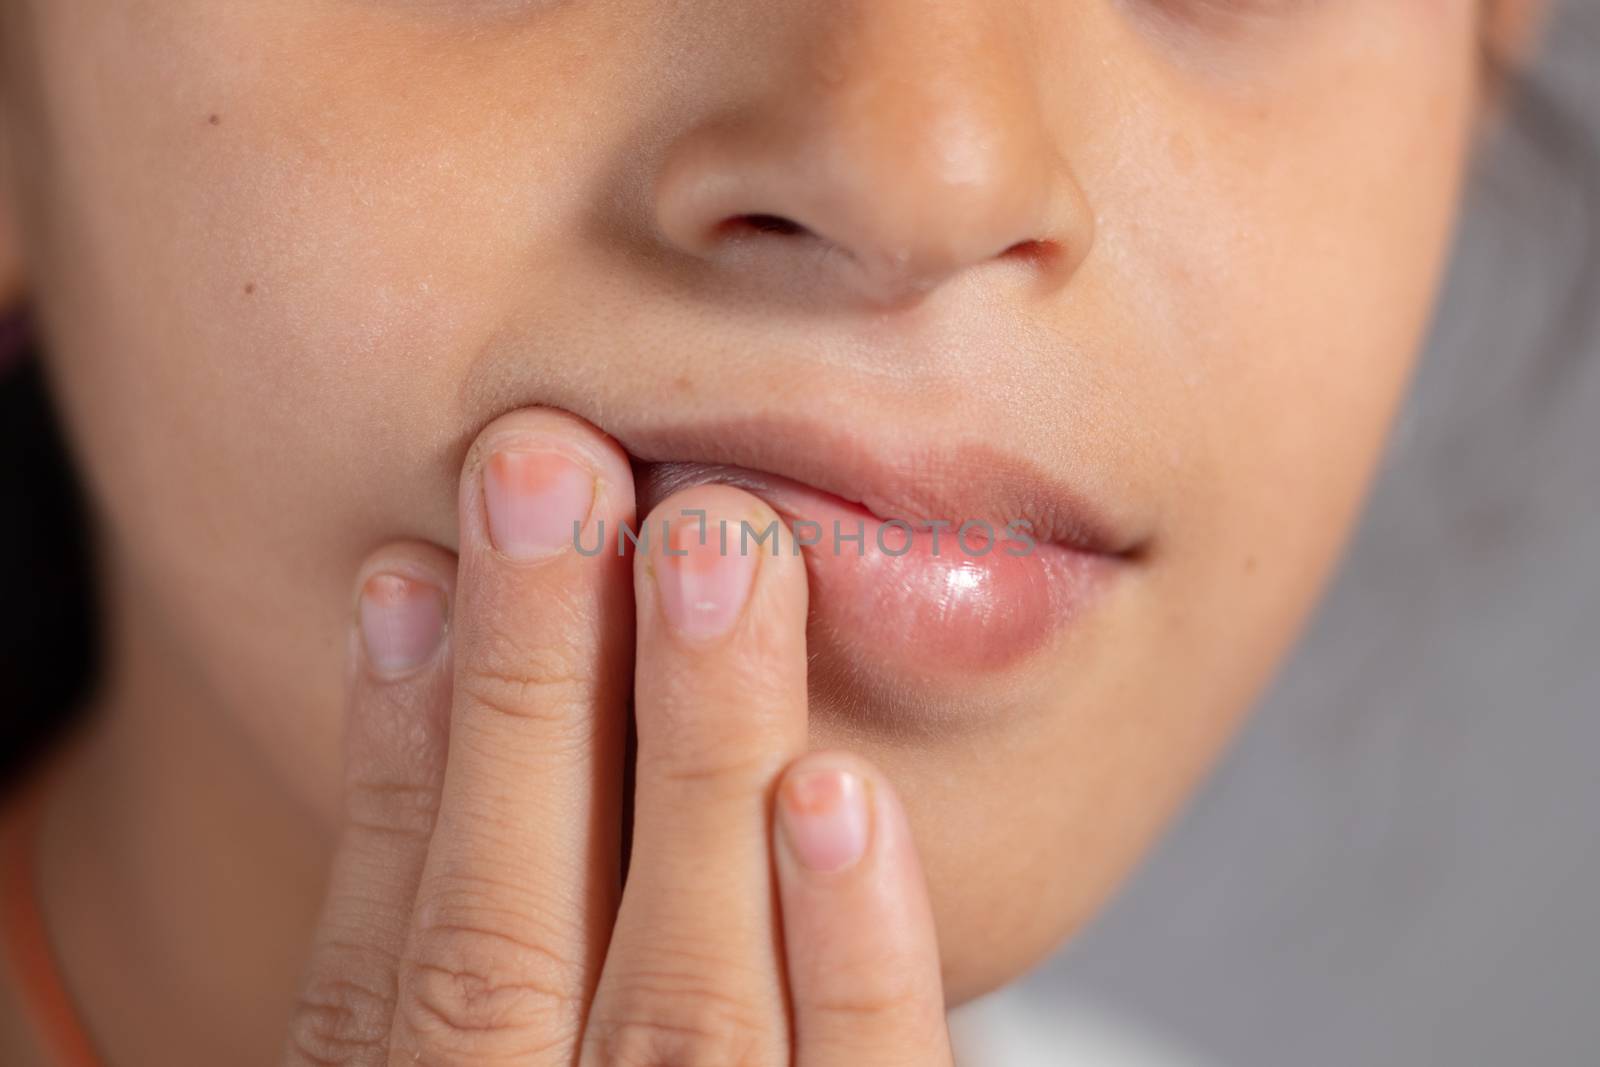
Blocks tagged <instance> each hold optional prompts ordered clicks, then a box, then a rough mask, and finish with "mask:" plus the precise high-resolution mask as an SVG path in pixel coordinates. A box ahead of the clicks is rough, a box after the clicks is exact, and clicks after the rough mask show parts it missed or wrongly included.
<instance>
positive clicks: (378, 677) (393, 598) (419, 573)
mask: <svg viewBox="0 0 1600 1067" xmlns="http://www.w3.org/2000/svg"><path fill="white" fill-rule="evenodd" d="M454 572H455V567H454V559H453V557H451V556H450V555H449V553H447V552H445V551H444V550H442V549H439V548H437V547H435V546H433V545H427V544H422V543H412V542H402V543H398V544H393V545H385V546H383V547H382V548H380V549H378V550H376V551H375V552H373V553H371V554H369V555H368V557H367V558H366V560H365V561H364V562H363V563H362V565H361V566H360V568H359V569H358V571H357V576H356V582H355V592H354V600H355V603H354V610H353V622H354V627H353V628H354V631H355V634H356V637H357V640H356V641H355V642H354V645H355V648H356V649H357V650H358V655H359V659H360V669H362V670H364V671H365V673H366V674H367V675H368V676H369V677H370V678H371V679H372V680H373V681H375V682H378V683H388V682H395V681H399V680H401V679H404V678H407V677H409V676H411V675H413V674H415V673H416V672H418V671H420V670H422V669H423V668H425V667H427V666H428V665H429V664H431V663H432V662H434V661H435V659H436V658H437V657H438V655H439V649H440V648H442V647H443V645H444V641H445V636H446V634H447V632H448V629H449V622H450V608H451V602H452V600H453V597H454V590H455V582H454Z"/></svg>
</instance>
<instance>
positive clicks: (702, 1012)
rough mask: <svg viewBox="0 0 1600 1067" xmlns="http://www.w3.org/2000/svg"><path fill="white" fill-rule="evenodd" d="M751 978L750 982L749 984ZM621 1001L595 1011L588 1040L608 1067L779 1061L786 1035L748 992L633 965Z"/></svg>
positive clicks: (757, 1066) (748, 1065)
mask: <svg viewBox="0 0 1600 1067" xmlns="http://www.w3.org/2000/svg"><path fill="white" fill-rule="evenodd" d="M752 985H753V983H752ZM615 1003H616V1007H615V1009H614V1010H609V1011H608V1012H607V1013H606V1015H605V1016H603V1017H597V1018H591V1020H590V1022H589V1029H588V1032H587V1040H588V1043H589V1044H590V1046H591V1048H590V1051H591V1053H593V1054H594V1055H593V1058H594V1060H595V1061H596V1062H598V1063H599V1064H602V1065H604V1067H776V1065H778V1064H780V1063H787V1062H788V1061H787V1059H786V1057H785V1055H784V1053H783V1047H784V1041H785V1037H784V1035H783V1034H782V1033H780V1032H779V1031H778V1029H777V1028H776V1027H775V1026H774V1025H772V1024H771V1022H770V1020H768V1019H767V1018H766V1014H765V1013H763V1012H761V1011H759V1010H758V1009H757V1008H756V1007H755V1006H754V1005H753V1004H751V1003H750V999H749V997H748V996H746V995H738V994H732V993H729V992H727V990H726V986H725V985H722V984H718V983H712V982H709V981H707V980H705V979H703V978H695V977H693V976H690V975H687V974H685V973H684V972H683V970H682V969H679V968H663V969H653V970H649V969H636V970H634V971H632V972H631V973H629V974H628V975H627V976H626V978H625V979H623V981H622V985H621V994H620V995H619V996H618V997H617V998H616V1002H615Z"/></svg>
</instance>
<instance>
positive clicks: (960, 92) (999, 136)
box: [654, 0, 1093, 308]
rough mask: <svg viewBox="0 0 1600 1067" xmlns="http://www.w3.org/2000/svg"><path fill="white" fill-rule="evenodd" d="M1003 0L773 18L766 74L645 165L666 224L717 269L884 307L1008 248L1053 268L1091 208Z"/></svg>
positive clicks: (1071, 257)
mask: <svg viewBox="0 0 1600 1067" xmlns="http://www.w3.org/2000/svg"><path fill="white" fill-rule="evenodd" d="M798 7H799V8H802V9H804V8H810V7H812V5H798ZM1005 7H1006V5H1000V4H995V3H993V2H992V0H973V2H965V3H964V2H959V0H957V2H951V3H940V4H929V3H927V2H926V0H858V2H850V3H844V4H839V3H833V4H820V5H817V7H816V8H813V10H817V9H826V10H827V12H828V17H827V18H825V19H820V18H817V17H816V16H814V15H813V16H810V17H809V18H808V20H807V22H806V25H805V27H804V29H803V30H800V31H794V32H786V33H783V34H778V35H776V37H778V38H781V39H782V40H783V41H784V42H785V54H784V55H783V56H782V57H781V58H778V59H775V61H774V62H775V67H774V68H773V70H772V73H771V74H770V75H769V76H768V77H767V78H765V79H764V80H763V81H762V83H761V84H762V88H761V89H760V90H759V91H757V92H752V93H750V94H748V95H747V96H746V97H744V98H736V99H735V101H734V103H733V104H731V105H730V106H727V107H725V108H723V109H720V110H718V111H716V112H715V113H714V114H711V115H708V116H706V117H704V118H703V119H702V120H698V121H693V122H691V123H690V124H688V125H687V126H686V128H685V129H684V130H683V131H682V132H681V133H680V134H679V135H677V136H676V137H675V139H674V140H673V141H672V142H671V143H670V145H669V147H668V151H667V152H666V153H665V155H664V156H663V157H662V163H661V166H660V169H659V171H658V173H657V174H656V176H655V178H656V181H655V202H654V208H655V212H656V222H657V224H658V228H659V230H660V233H661V235H662V236H663V238H664V240H665V241H666V242H668V243H669V244H670V245H672V246H674V247H675V248H676V249H677V250H678V251H679V252H681V253H684V254H687V255H690V256H694V257H697V258H698V259H700V260H702V261H704V263H705V265H707V266H709V267H710V268H712V269H713V270H714V271H715V272H716V273H717V274H718V275H719V276H720V277H719V281H724V282H728V283H730V284H739V285H751V284H754V285H761V286H767V287H782V288H783V289H785V290H789V291H792V290H794V289H795V288H796V287H798V286H805V285H812V286H816V287H817V288H818V289H819V290H820V291H822V292H824V293H828V294H832V296H833V298H834V299H842V300H846V301H853V302H857V303H863V304H868V305H872V306H876V307H880V308H893V307H901V306H905V305H907V304H911V303H915V302H917V301H918V300H920V299H922V298H924V297H925V296H926V295H927V294H928V293H929V292H931V291H932V290H934V289H935V288H937V287H938V286H940V285H942V284H944V283H946V282H947V281H949V280H950V279H952V278H954V277H956V276H958V275H962V274H964V273H967V272H970V271H973V270H975V269H977V268H980V267H982V268H988V267H998V266H1000V265H1002V264H1008V265H1010V266H1011V267H1012V268H1013V269H1014V270H1013V273H1012V274H1008V275H1005V277H1009V278H1012V279H1013V280H1015V279H1016V278H1018V277H1020V278H1025V279H1030V280H1031V281H1032V282H1033V283H1034V284H1042V285H1046V286H1050V285H1059V284H1062V283H1063V282H1064V281H1065V279H1066V278H1067V277H1068V276H1069V275H1070V274H1071V273H1072V271H1073V270H1074V269H1075V268H1076V266H1077V265H1078V264H1079V263H1080V262H1081V261H1082V260H1083V257H1084V256H1085V255H1086V254H1087V252H1088V250H1089V245H1090V243H1091V241H1092V239H1093V225H1092V214H1091V211H1090V209H1089V205H1088V204H1087V203H1086V202H1085V198H1084V195H1083V191H1082V189H1081V188H1080V186H1079V184H1078V182H1077V181H1076V179H1075V178H1074V175H1073V173H1072V170H1071V168H1070V166H1069V164H1068V161H1067V159H1066V158H1065V155H1064V153H1063V152H1062V150H1061V146H1060V144H1059V142H1058V140H1057V138H1055V137H1053V136H1052V132H1051V130H1050V128H1049V124H1048V123H1047V122H1046V121H1044V118H1043V114H1042V112H1043V109H1042V108H1041V106H1040V100H1039V96H1038V93H1039V85H1038V82H1037V80H1036V79H1035V78H1034V77H1033V75H1032V73H1031V72H1030V56H1031V55H1032V54H1033V53H1032V52H1031V50H1030V48H1029V47H1028V42H1027V41H1026V40H1024V39H1020V37H1021V36H1022V31H1021V30H1019V26H1018V24H1017V22H1016V21H1015V20H1008V19H1006V18H1003V17H999V14H1000V13H1001V12H1003V11H1004V9H1005ZM796 17H801V18H807V17H806V16H796ZM796 40H798V41H800V42H801V43H800V44H799V45H798V46H796V45H795V42H796ZM1013 283H1014V281H1013Z"/></svg>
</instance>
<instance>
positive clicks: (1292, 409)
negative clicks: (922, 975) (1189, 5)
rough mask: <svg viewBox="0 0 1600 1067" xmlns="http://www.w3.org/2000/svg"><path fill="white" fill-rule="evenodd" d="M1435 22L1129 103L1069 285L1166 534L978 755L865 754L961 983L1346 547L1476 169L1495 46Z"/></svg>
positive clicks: (1064, 924)
mask: <svg viewBox="0 0 1600 1067" xmlns="http://www.w3.org/2000/svg"><path fill="white" fill-rule="evenodd" d="M1443 15H1444V13H1443V12H1441V10H1439V9H1438V8H1437V6H1434V7H1428V8H1427V9H1426V10H1424V9H1423V8H1422V7H1421V6H1418V7H1416V8H1413V9H1410V10H1408V11H1407V12H1405V13H1398V14H1395V15H1394V17H1393V18H1391V19H1388V20H1386V23H1387V24H1386V25H1384V26H1381V27H1378V28H1377V29H1376V30H1374V31H1373V32H1375V33H1378V35H1379V37H1380V38H1381V37H1383V36H1384V35H1386V34H1387V35H1388V38H1389V40H1390V42H1391V43H1390V45H1389V46H1388V48H1387V49H1385V48H1376V49H1368V50H1365V51H1363V52H1360V56H1361V58H1360V59H1359V61H1353V60H1350V59H1338V60H1332V59H1330V60H1328V61H1327V63H1328V67H1327V69H1326V70H1324V71H1323V72H1322V76H1321V78H1319V79H1311V80H1312V81H1316V82H1318V84H1321V85H1323V86H1335V85H1336V86H1339V87H1340V88H1339V90H1338V91H1333V90H1330V89H1326V88H1324V89H1323V90H1322V91H1320V92H1317V93H1300V94H1298V95H1297V94H1290V93H1285V94H1283V95H1275V96H1273V97H1272V98H1270V99H1267V98H1262V99H1259V100H1255V101H1252V102H1251V103H1250V104H1249V105H1248V106H1240V107H1239V108H1237V109H1235V108H1233V107H1230V108H1223V109H1217V108H1211V109H1204V110H1196V109H1195V106H1194V103H1193V99H1192V97H1193V94H1192V93H1191V94H1187V95H1186V96H1185V97H1184V98H1183V99H1172V100H1165V101H1161V102H1160V103H1159V104H1157V105H1152V106H1151V108H1150V110H1148V111H1143V112H1142V111H1140V110H1138V109H1137V108H1136V109H1134V110H1133V111H1132V112H1130V113H1127V114H1125V115H1124V116H1123V119H1122V122H1123V126H1122V127H1121V131H1122V132H1121V136H1122V137H1123V138H1124V140H1123V142H1122V143H1121V144H1120V146H1119V147H1118V153H1117V154H1119V165H1118V166H1117V167H1115V168H1113V167H1111V166H1110V165H1109V164H1108V165H1107V166H1106V169H1105V171H1104V173H1103V174H1101V175H1099V177H1100V178H1101V179H1102V181H1101V183H1100V186H1099V189H1100V196H1099V198H1098V200H1097V203H1098V205H1099V209H1100V210H1099V214H1098V215H1097V226H1098V235H1097V245H1096V249H1095V257H1098V259H1096V258H1095V257H1091V260H1090V261H1089V263H1088V264H1086V266H1085V270H1084V273H1083V275H1082V276H1081V277H1080V278H1078V279H1075V285H1077V286H1078V289H1079V293H1080V297H1082V298H1083V299H1085V300H1087V301H1088V302H1089V303H1090V304H1091V305H1092V306H1093V307H1094V308H1095V309H1096V313H1097V317H1096V320H1095V326H1096V327H1097V329H1098V332H1099V336H1098V337H1097V338H1096V339H1095V344H1096V345H1097V347H1098V350H1100V351H1103V352H1107V353H1108V354H1109V355H1108V358H1109V359H1110V360H1111V362H1112V365H1113V367H1114V370H1113V372H1112V373H1114V375H1115V376H1116V378H1117V379H1118V380H1117V382H1116V383H1114V385H1113V388H1115V389H1117V390H1119V391H1121V392H1124V393H1127V394H1130V395H1137V396H1138V397H1139V398H1140V410H1139V412H1138V418H1139V419H1140V420H1142V422H1143V424H1144V425H1145V426H1149V427H1154V428H1155V429H1153V430H1152V431H1151V432H1150V433H1149V436H1148V440H1149V441H1151V442H1152V443H1153V452H1154V453H1155V454H1158V455H1159V456H1160V460H1161V466H1162V468H1163V474H1162V487H1163V494H1164V495H1163V503H1164V507H1165V511H1164V516H1163V518H1164V522H1163V528H1164V529H1165V530H1167V531H1168V532H1169V534H1170V536H1169V537H1168V538H1167V539H1166V540H1165V541H1164V542H1163V544H1162V545H1161V547H1160V549H1159V550H1158V551H1157V553H1156V555H1155V556H1154V557H1153V558H1152V559H1151V560H1150V561H1149V567H1148V570H1147V572H1146V573H1145V574H1144V576H1143V577H1142V578H1141V580H1140V582H1138V583H1136V584H1135V587H1134V588H1133V590H1132V591H1131V593H1130V595H1129V596H1128V597H1127V598H1126V600H1124V601H1119V602H1118V603H1116V604H1115V605H1113V606H1112V608H1111V609H1110V611H1109V613H1108V615H1107V616H1106V618H1105V619H1104V620H1102V622H1103V625H1101V626H1097V627H1093V628H1091V629H1090V630H1089V632H1088V633H1087V635H1086V636H1085V637H1084V641H1085V642H1086V644H1085V645H1084V647H1083V648H1081V649H1079V650H1078V651H1077V653H1076V654H1074V656H1073V657H1072V661H1071V662H1070V663H1068V662H1065V661H1064V662H1063V664H1062V670H1061V671H1060V678H1061V686H1060V690H1059V692H1060V693H1062V694H1064V695H1062V696H1061V697H1059V698H1058V699H1057V700H1056V702H1055V706H1054V707H1052V708H1050V709H1048V714H1043V715H1029V716H1024V717H1021V718H1018V719H1017V720H1015V722H1014V723H1013V724H1012V725H1011V726H1009V727H1008V728H1007V729H1005V730H1003V731H999V732H997V733H996V734H995V735H993V736H986V737H983V738H980V739H973V743H972V744H970V745H967V746H962V750H961V751H956V750H954V749H952V748H948V747H945V746H941V745H937V744H935V745H930V746H929V747H926V748H924V749H922V750H919V751H917V752H915V753H913V752H911V751H910V750H909V749H907V750H904V751H877V752H874V753H872V755H873V758H875V759H877V760H878V761H879V762H880V763H881V764H883V765H884V766H886V768H891V770H890V771H889V773H890V774H891V776H892V777H893V778H894V780H896V781H897V782H898V783H900V784H901V786H902V788H903V789H904V790H905V791H906V792H907V794H908V798H907V806H908V810H909V812H910V814H911V817H912V819H913V821H914V822H916V823H917V824H918V830H919V837H918V840H919V842H921V843H922V847H923V851H924V862H925V865H926V867H927V869H928V871H929V875H930V881H931V883H932V886H933V889H934V893H935V904H936V909H937V911H938V913H939V928H940V931H941V941H942V949H943V952H944V957H945V962H946V967H947V979H948V981H949V986H950V989H951V993H952V995H953V996H955V997H957V998H958V999H959V998H963V997H966V996H970V995H975V994H977V993H981V992H983V991H985V990H987V989H988V988H991V987H992V986H994V985H995V984H998V983H999V982H1001V981H1003V980H1005V979H1007V978H1009V977H1010V976H1011V975H1013V974H1015V973H1017V971H1018V970H1020V969H1022V968H1023V967H1025V966H1026V965H1028V964H1030V963H1032V962H1034V961H1036V960H1037V959H1039V958H1040V957H1041V956H1042V955H1043V954H1044V953H1045V952H1047V951H1048V950H1049V949H1050V948H1051V947H1052V946H1054V945H1055V944H1057V943H1058V942H1059V939H1060V938H1062V937H1064V936H1066V935H1068V934H1070V933H1071V932H1073V931H1074V930H1076V929H1078V928H1079V927H1080V926H1081V924H1082V923H1083V922H1084V921H1086V919H1087V918H1088V917H1090V916H1091V915H1093V914H1094V912H1095V911H1096V910H1097V909H1098V907H1099V906H1100V905H1101V903H1102V902H1103V901H1104V900H1105V899H1106V898H1107V897H1108V896H1109V895H1110V894H1111V893H1112V892H1114V890H1115V889H1116V887H1117V886H1118V884H1120V882H1121V880H1122V879H1123V878H1124V877H1125V876H1126V874H1127V872H1128V871H1129V870H1130V869H1131V868H1132V866H1133V864H1134V863H1135V862H1136V861H1137V859H1138V857H1139V856H1140V855H1141V854H1142V853H1143V851H1144V849H1145V847H1146V845H1147V844H1148V843H1149V842H1150V841H1151V840H1152V839H1153V838H1154V837H1155V836H1156V835H1157V834H1158V833H1159V832H1160V831H1161V829H1162V828H1163V826H1165V825H1166V824H1167V823H1168V821H1169V820H1170V818H1171V817H1172V815H1173V813H1174V812H1175V811H1176V810H1177V808H1178V807H1179V805H1180V804H1181V802H1182V800H1183V798H1184V797H1185V796H1186V795H1187V794H1188V792H1189V790H1190V789H1191V787H1192V786H1193V784H1194V783H1195V782H1196V781H1197V780H1198V778H1199V777H1200V775H1202V774H1203V773H1204V772H1205V770H1206V769H1207V767H1208V766H1209V765H1210V764H1211V762H1212V761H1213V760H1214V758H1215V755H1216V753H1217V752H1218V750H1219V749H1220V747H1221V745H1222V744H1223V743H1224V741H1225V740H1226V739H1227V737H1228V735H1229V733H1230V732H1231V730H1232V729H1233V728H1234V727H1235V726H1236V724H1237V723H1238V721H1239V719H1240V717H1241V716H1242V713H1243V712H1244V711H1245V710H1246V709H1248V707H1249V706H1250V704H1251V703H1252V701H1253V699H1254V698H1255V696H1256V694H1257V693H1258V692H1259V690H1260V688H1261V687H1262V686H1263V685H1264V684H1265V682H1266V680H1267V679H1268V678H1269V677H1270V674H1271V671H1272V670H1273V668H1274V666H1275V665H1276V664H1277V663H1278V662H1279V661H1280V659H1281V657H1282V655H1283V653H1284V651H1285V649H1286V648H1287V646H1288V645H1289V644H1290V643H1291V641H1292V640H1293V638H1294V636H1295V634H1296V633H1297V632H1298V627H1299V626H1300V625H1301V624H1302V621H1303V619H1304V617H1305V615H1306V613H1307V612H1308V610H1309V608H1310V607H1311V605H1312V603H1313V602H1314V600H1315V596H1316V594H1317V592H1318V591H1319V589H1320V587H1321V586H1322V584H1323V583H1324V581H1325V580H1326V577H1327V574H1328V572H1329V570H1330V568H1331V566H1332V564H1333V563H1334V561H1335V560H1336V558H1337V555H1338V552H1339V550H1340V548H1341V546H1342V543H1343V541H1344V539H1345V537H1346V534H1347V531H1348V529H1349V526H1350V523H1351V521H1352V518H1353V516H1354V514H1355V512H1356V510H1357V508H1358V506H1359V503H1360V500H1361V498H1362V495H1363V490H1364V488H1365V486H1366V484H1367V482H1368V480H1369V478H1370V476H1371V473H1372V471H1373V469H1374V466H1375V464H1376V461H1377V458H1378V455H1379V454H1380V451H1381V447H1382V445H1383V442H1384V439H1385V435H1386V432H1387V429H1388V426H1389V424H1390V421H1391V419H1392V416H1393V414H1394V411H1395V407H1396V405H1397V403H1398V401H1399V399H1400V397H1401V395H1402V393H1403V390H1404V386H1405V384H1406V381H1407V378H1408V375H1409V373H1410V369H1411V367H1412V364H1413V361H1414V357H1415V354H1416V352H1417V349H1418V346H1419V344H1420V341H1421V338H1422V334H1423V332H1424V330H1425V328H1426V326H1427V322H1428V315H1429V311H1430V308H1431V304H1432V298H1433V295H1434V292H1435V289H1436V287H1437V283H1438V280H1439V274H1440V271H1441V267H1442V264H1443V262H1444V259H1445V254H1446V251H1447V249H1448V246H1449V238H1450V230H1451V220H1452V218H1453V216H1454V213H1455V206H1456V201H1457V197H1458V192H1459V185H1460V181H1461V178H1462V174H1463V170H1464V160H1465V156H1466V152H1467V148H1468V139H1469V136H1470V128H1471V124H1472V119H1473V115H1472V113H1471V101H1472V99H1473V96H1474V78H1475V73H1476V72H1475V70H1474V68H1473V66H1472V64H1471V63H1470V62H1469V57H1471V56H1473V55H1474V54H1475V53H1474V51H1473V48H1472V41H1471V34H1470V27H1469V26H1468V24H1467V22H1468V20H1467V19H1466V18H1465V17H1463V14H1462V9H1461V8H1460V7H1459V6H1458V7H1456V8H1455V9H1454V18H1453V19H1447V18H1444V17H1443ZM1349 54H1352V55H1354V54H1357V53H1356V52H1355V51H1351V52H1350V53H1349ZM1108 154H1109V153H1108ZM1135 159H1136V160H1137V164H1134V163H1131V162H1130V160H1135ZM1264 161H1265V162H1264ZM1085 177H1086V181H1087V182H1090V183H1093V182H1094V181H1095V180H1096V174H1094V173H1093V172H1091V173H1089V174H1087V175H1086V176H1085ZM1091 199H1094V195H1093V193H1092V192H1091ZM1130 294H1132V295H1131V296H1130ZM1130 305H1131V310H1130V311H1129V312H1127V313H1123V312H1121V311H1119V310H1118V309H1120V308H1129V307H1130ZM1163 445H1164V446H1165V447H1162V446H1163ZM1090 664H1092V668H1091V667H1089V666H1088V665H1090ZM1079 667H1082V669H1081V670H1080V669H1078V668H1079ZM1000 812H1004V813H1005V815H1003V816H1000V815H997V813H1000ZM1000 900H1009V901H1017V902H1020V901H1029V902H1030V903H1029V904H1028V906H1026V907H1023V906H1015V907H1011V906H1007V907H1002V908H997V906H996V902H997V901H1000Z"/></svg>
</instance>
